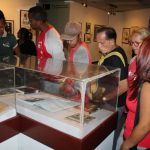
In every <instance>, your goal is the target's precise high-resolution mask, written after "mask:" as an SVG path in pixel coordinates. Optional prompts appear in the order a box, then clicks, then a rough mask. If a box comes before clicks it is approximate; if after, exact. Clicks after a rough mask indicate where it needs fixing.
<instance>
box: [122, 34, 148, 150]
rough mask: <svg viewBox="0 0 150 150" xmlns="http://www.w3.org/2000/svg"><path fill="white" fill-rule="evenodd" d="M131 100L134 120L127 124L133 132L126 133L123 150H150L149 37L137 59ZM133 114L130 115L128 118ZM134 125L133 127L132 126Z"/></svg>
mask: <svg viewBox="0 0 150 150" xmlns="http://www.w3.org/2000/svg"><path fill="white" fill-rule="evenodd" d="M133 80H134V82H133V84H132V93H131V95H130V99H131V100H135V99H136V101H135V102H134V103H132V108H133V109H132V110H133V111H132V116H133V120H131V122H130V123H128V124H126V127H125V128H129V127H128V126H130V127H131V128H132V129H131V132H130V133H128V134H127V133H124V138H125V141H124V142H123V144H122V146H121V150H129V149H130V148H133V147H134V149H135V147H136V146H137V148H136V149H139V150H144V149H147V148H150V36H149V37H147V38H146V39H145V40H144V42H143V44H142V45H141V47H140V52H139V54H138V58H137V71H136V75H135V77H134V78H133ZM129 115H131V113H128V116H129ZM128 116H127V117H128ZM131 124H132V126H131Z"/></svg>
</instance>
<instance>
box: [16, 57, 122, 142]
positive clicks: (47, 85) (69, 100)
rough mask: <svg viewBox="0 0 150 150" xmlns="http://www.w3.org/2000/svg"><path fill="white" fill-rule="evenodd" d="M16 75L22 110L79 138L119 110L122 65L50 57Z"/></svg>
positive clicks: (37, 119) (17, 72)
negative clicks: (87, 62)
mask: <svg viewBox="0 0 150 150" xmlns="http://www.w3.org/2000/svg"><path fill="white" fill-rule="evenodd" d="M15 77H16V91H17V92H19V93H20V94H16V107H17V112H18V113H20V114H22V115H24V116H27V117H29V118H31V119H34V120H36V121H38V122H41V123H43V124H46V125H48V126H50V127H52V128H54V129H57V130H59V131H62V132H64V133H67V134H69V135H72V136H74V137H77V138H79V139H81V138H83V137H84V136H86V135H87V134H88V133H90V132H91V131H92V130H93V129H95V128H96V127H97V126H98V125H100V123H101V122H103V121H104V120H105V119H107V118H108V117H109V116H111V115H112V114H113V112H115V111H116V103H117V97H118V96H117V93H118V82H119V80H120V69H114V68H110V67H106V66H101V67H98V66H97V65H87V64H81V63H67V62H66V61H58V60H53V59H47V60H40V61H39V62H38V64H37V67H36V68H35V69H30V68H25V67H23V66H22V67H17V68H16V69H15ZM106 97H109V99H108V100H107V101H106V100H105V99H106Z"/></svg>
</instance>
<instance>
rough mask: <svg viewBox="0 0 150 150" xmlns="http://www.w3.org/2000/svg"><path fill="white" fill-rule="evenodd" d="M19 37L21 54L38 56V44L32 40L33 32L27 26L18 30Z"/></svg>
mask: <svg viewBox="0 0 150 150" xmlns="http://www.w3.org/2000/svg"><path fill="white" fill-rule="evenodd" d="M18 38H19V39H18V45H19V48H20V52H21V54H23V55H34V56H36V46H35V44H34V42H33V41H32V33H31V32H30V31H29V30H28V29H26V28H21V29H20V30H19V31H18Z"/></svg>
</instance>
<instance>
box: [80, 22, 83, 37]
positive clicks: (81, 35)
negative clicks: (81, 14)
mask: <svg viewBox="0 0 150 150" xmlns="http://www.w3.org/2000/svg"><path fill="white" fill-rule="evenodd" d="M79 24H80V26H81V34H80V38H81V39H82V38H83V33H82V22H79Z"/></svg>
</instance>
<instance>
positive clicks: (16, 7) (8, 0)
mask: <svg viewBox="0 0 150 150" xmlns="http://www.w3.org/2000/svg"><path fill="white" fill-rule="evenodd" d="M37 2H38V0H3V1H2V0H1V2H0V9H1V10H2V11H3V12H4V14H5V17H6V20H14V34H15V36H16V35H17V31H18V30H19V28H20V10H28V9H29V8H30V7H32V6H35V5H36V3H37Z"/></svg>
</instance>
